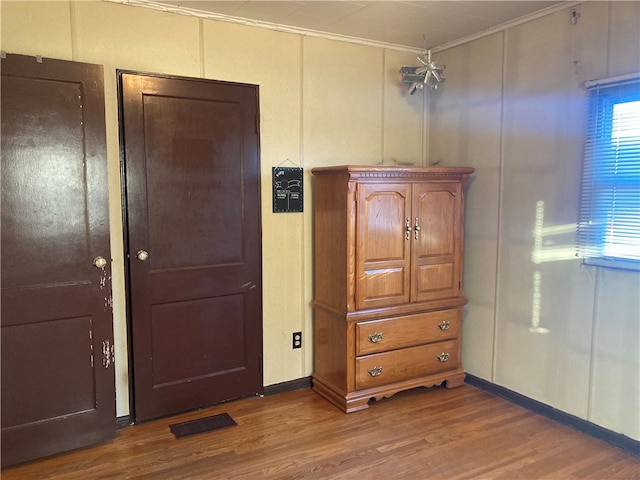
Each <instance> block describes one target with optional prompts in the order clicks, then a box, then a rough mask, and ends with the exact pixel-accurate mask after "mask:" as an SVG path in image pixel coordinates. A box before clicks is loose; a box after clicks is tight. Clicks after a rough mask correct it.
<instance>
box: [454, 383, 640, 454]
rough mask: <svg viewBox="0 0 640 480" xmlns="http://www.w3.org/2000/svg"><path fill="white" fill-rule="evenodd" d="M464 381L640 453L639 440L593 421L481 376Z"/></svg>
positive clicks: (631, 451) (628, 451)
mask: <svg viewBox="0 0 640 480" xmlns="http://www.w3.org/2000/svg"><path fill="white" fill-rule="evenodd" d="M465 382H466V383H468V384H469V385H473V386H474V387H478V388H480V389H481V390H484V391H486V392H488V393H491V394H493V395H496V396H498V397H502V398H504V399H506V400H509V401H510V402H511V403H514V404H516V405H519V406H521V407H523V408H526V409H527V410H531V411H532V412H535V413H538V414H540V415H544V416H545V417H547V418H549V419H551V420H553V421H555V422H558V423H561V424H563V425H568V426H570V427H573V428H575V429H576V430H579V431H581V432H583V433H586V434H587V435H590V436H592V437H594V438H597V439H598V440H602V441H604V442H606V443H608V444H609V445H612V446H614V447H616V448H619V449H620V450H624V451H625V452H627V453H630V454H632V455H640V441H638V440H634V439H633V438H629V437H627V436H626V435H622V434H620V433H616V432H614V431H611V430H608V429H606V428H603V427H600V426H598V425H596V424H595V423H591V422H588V421H587V420H583V419H582V418H579V417H576V416H574V415H571V414H569V413H566V412H563V411H562V410H558V409H556V408H553V407H551V406H549V405H547V404H545V403H542V402H538V401H537V400H533V399H531V398H529V397H526V396H524V395H521V394H519V393H516V392H514V391H512V390H509V389H508V388H504V387H501V386H500V385H496V384H495V383H491V382H489V381H487V380H483V379H482V378H478V377H474V376H473V375H469V374H467V377H466V379H465Z"/></svg>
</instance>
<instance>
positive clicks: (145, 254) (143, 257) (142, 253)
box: [136, 250, 149, 262]
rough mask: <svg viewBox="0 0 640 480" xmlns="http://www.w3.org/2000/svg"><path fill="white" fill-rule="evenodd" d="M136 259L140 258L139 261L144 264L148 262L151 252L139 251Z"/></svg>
mask: <svg viewBox="0 0 640 480" xmlns="http://www.w3.org/2000/svg"><path fill="white" fill-rule="evenodd" d="M136 257H138V260H140V261H141V262H144V261H145V260H147V258H149V252H147V251H146V250H138V252H137V253H136Z"/></svg>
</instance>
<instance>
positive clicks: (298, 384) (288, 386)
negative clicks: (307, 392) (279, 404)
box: [264, 377, 311, 396]
mask: <svg viewBox="0 0 640 480" xmlns="http://www.w3.org/2000/svg"><path fill="white" fill-rule="evenodd" d="M305 388H311V377H304V378H297V379H295V380H290V381H288V382H282V383H276V384H275V385H268V386H266V387H264V395H265V396H267V395H275V394H277V393H284V392H293V391H294V390H304V389H305Z"/></svg>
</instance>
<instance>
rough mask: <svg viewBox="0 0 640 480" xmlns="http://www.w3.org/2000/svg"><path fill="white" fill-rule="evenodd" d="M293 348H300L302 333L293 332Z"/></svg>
mask: <svg viewBox="0 0 640 480" xmlns="http://www.w3.org/2000/svg"><path fill="white" fill-rule="evenodd" d="M292 347H293V348H302V332H293V345H292Z"/></svg>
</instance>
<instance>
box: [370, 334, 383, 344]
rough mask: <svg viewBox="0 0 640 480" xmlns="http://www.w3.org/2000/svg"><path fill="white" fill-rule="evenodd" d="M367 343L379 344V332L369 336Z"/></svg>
mask: <svg viewBox="0 0 640 480" xmlns="http://www.w3.org/2000/svg"><path fill="white" fill-rule="evenodd" d="M369 341H370V342H371V343H379V342H381V341H382V333H380V332H373V333H372V334H370V335H369Z"/></svg>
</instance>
